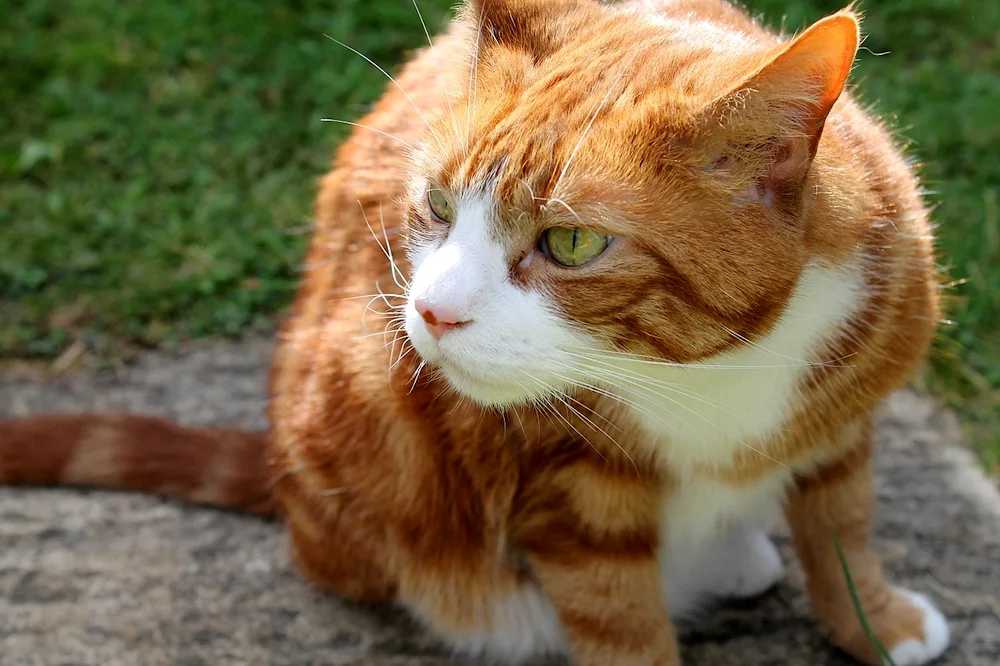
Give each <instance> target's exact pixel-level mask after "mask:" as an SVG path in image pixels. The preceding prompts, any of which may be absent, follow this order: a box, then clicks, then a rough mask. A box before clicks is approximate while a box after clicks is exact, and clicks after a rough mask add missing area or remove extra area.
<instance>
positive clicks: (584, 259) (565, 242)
mask: <svg viewBox="0 0 1000 666" xmlns="http://www.w3.org/2000/svg"><path fill="white" fill-rule="evenodd" d="M609 243H611V237H610V236H605V235H603V234H599V233H597V232H596V231H590V230H589V229H581V228H580V227H552V228H551V229H549V230H547V231H546V232H545V233H543V234H542V238H541V241H540V243H539V246H540V249H541V250H542V252H544V253H545V254H546V255H547V256H548V257H549V258H550V259H552V261H554V262H556V263H557V264H559V265H561V266H566V267H567V268H574V267H576V266H583V265H584V264H587V263H590V262H591V261H593V260H594V259H597V257H599V256H601V254H602V253H603V252H604V250H606V249H607V248H608V244H609Z"/></svg>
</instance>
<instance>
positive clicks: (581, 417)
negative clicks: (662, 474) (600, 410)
mask: <svg viewBox="0 0 1000 666" xmlns="http://www.w3.org/2000/svg"><path fill="white" fill-rule="evenodd" d="M552 395H553V396H554V397H555V399H556V400H558V401H559V402H561V403H562V404H564V405H565V406H566V408H567V409H569V410H570V411H571V412H572V413H573V414H575V415H576V416H577V417H578V418H580V420H582V421H583V422H584V423H586V424H587V425H589V426H590V427H591V428H593V429H594V430H597V431H598V432H600V433H601V434H602V435H604V436H605V437H606V438H607V439H608V440H610V441H611V443H612V444H614V445H615V446H617V447H618V449H619V450H620V451H621V452H622V453H623V454H624V455H625V457H626V458H628V461H629V462H630V463H632V468H633V469H634V470H635V473H636V476H639V475H640V474H639V466H638V465H636V464H635V460H633V459H632V456H631V455H629V452H628V451H626V450H625V447H623V446H622V445H621V444H619V443H618V441H617V440H616V439H615V438H614V437H612V436H611V435H609V434H608V433H607V432H606V431H605V430H604V428H602V427H600V426H599V425H597V424H596V423H594V422H593V421H592V420H591V419H589V418H587V416H586V415H584V414H583V413H582V412H580V410H578V409H576V408H575V407H573V405H571V404H569V403H568V402H567V401H566V400H565V399H564V398H563V396H561V395H560V394H559V393H558V392H556V391H553V393H552ZM565 397H566V398H571V396H565ZM577 402H579V401H577ZM579 404H581V405H582V404H583V403H579ZM588 409H589V408H588ZM591 411H593V410H591ZM594 414H597V412H594ZM609 423H610V421H609Z"/></svg>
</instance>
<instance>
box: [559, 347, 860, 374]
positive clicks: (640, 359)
mask: <svg viewBox="0 0 1000 666" xmlns="http://www.w3.org/2000/svg"><path fill="white" fill-rule="evenodd" d="M578 353H580V354H583V355H586V356H589V357H591V358H598V359H599V358H603V357H606V356H617V357H621V358H625V359H627V360H628V361H629V362H631V363H641V364H645V365H657V366H661V367H664V368H683V369H687V370H772V369H776V368H802V367H828V366H831V365H833V364H834V363H836V362H838V361H842V360H844V359H847V358H850V356H853V354H848V355H846V356H843V357H841V358H839V359H834V360H833V361H825V362H824V361H816V362H812V361H805V362H803V363H791V364H787V363H786V364H778V365H718V364H711V363H678V362H676V361H664V360H662V359H658V358H657V357H655V356H648V355H645V354H633V353H631V352H625V351H615V350H602V351H599V352H598V351H594V352H587V351H584V352H578ZM834 367H837V366H834Z"/></svg>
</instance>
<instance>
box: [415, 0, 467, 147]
mask: <svg viewBox="0 0 1000 666" xmlns="http://www.w3.org/2000/svg"><path fill="white" fill-rule="evenodd" d="M412 1H413V8H414V9H415V10H417V18H419V19H420V27H422V28H423V29H424V36H425V37H427V46H428V47H430V50H431V53H432V54H433V56H434V65H435V66H436V67H437V71H438V81H439V82H440V83H441V90H442V91H443V92H444V98H445V99H446V100H448V113H450V114H451V124H452V126H453V127H454V129H455V138H456V139H457V140H459V141H461V140H462V135H461V133H460V132H459V130H458V118H456V117H455V107H454V106H452V103H451V95H450V94H449V93H448V84H447V83H446V82H445V79H444V71H442V69H441V59H440V58H438V54H437V52H436V51H435V50H434V41H433V40H432V39H431V33H430V32H428V30H427V23H426V22H424V15H423V12H421V11H420V7H419V6H417V0H412Z"/></svg>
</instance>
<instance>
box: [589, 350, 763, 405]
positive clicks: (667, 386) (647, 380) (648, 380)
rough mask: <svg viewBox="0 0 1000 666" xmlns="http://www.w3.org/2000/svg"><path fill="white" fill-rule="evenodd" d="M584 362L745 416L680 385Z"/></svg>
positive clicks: (592, 361) (599, 362) (624, 377)
mask: <svg viewBox="0 0 1000 666" xmlns="http://www.w3.org/2000/svg"><path fill="white" fill-rule="evenodd" d="M570 355H572V356H576V354H573V353H572V352H570ZM583 358H585V357H583ZM585 360H589V362H590V363H596V364H599V365H601V366H603V367H602V369H601V370H602V371H603V372H605V373H607V374H608V375H610V376H614V377H618V378H620V379H623V380H632V381H633V382H635V383H637V384H647V385H650V386H656V387H659V388H663V389H665V390H667V391H672V392H674V393H676V394H678V395H681V396H684V397H686V398H691V399H692V400H696V401H698V402H701V403H703V404H706V405H708V406H710V407H715V408H716V409H720V410H723V411H725V412H728V413H730V414H735V415H737V416H746V414H743V413H741V412H739V411H737V410H736V409H734V408H732V407H730V406H729V405H723V404H721V403H718V402H715V401H714V400H709V399H708V398H705V397H703V396H700V395H698V394H696V393H690V392H688V391H685V390H684V388H682V387H683V385H682V384H674V383H671V382H665V381H662V380H659V379H654V378H652V377H646V376H645V375H642V374H641V373H638V372H635V371H633V370H628V369H626V368H622V367H620V366H618V365H614V364H611V363H608V362H606V361H601V360H598V359H586V358H585ZM591 369H595V368H591ZM654 393H656V394H657V395H660V394H659V393H658V392H654Z"/></svg>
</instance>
